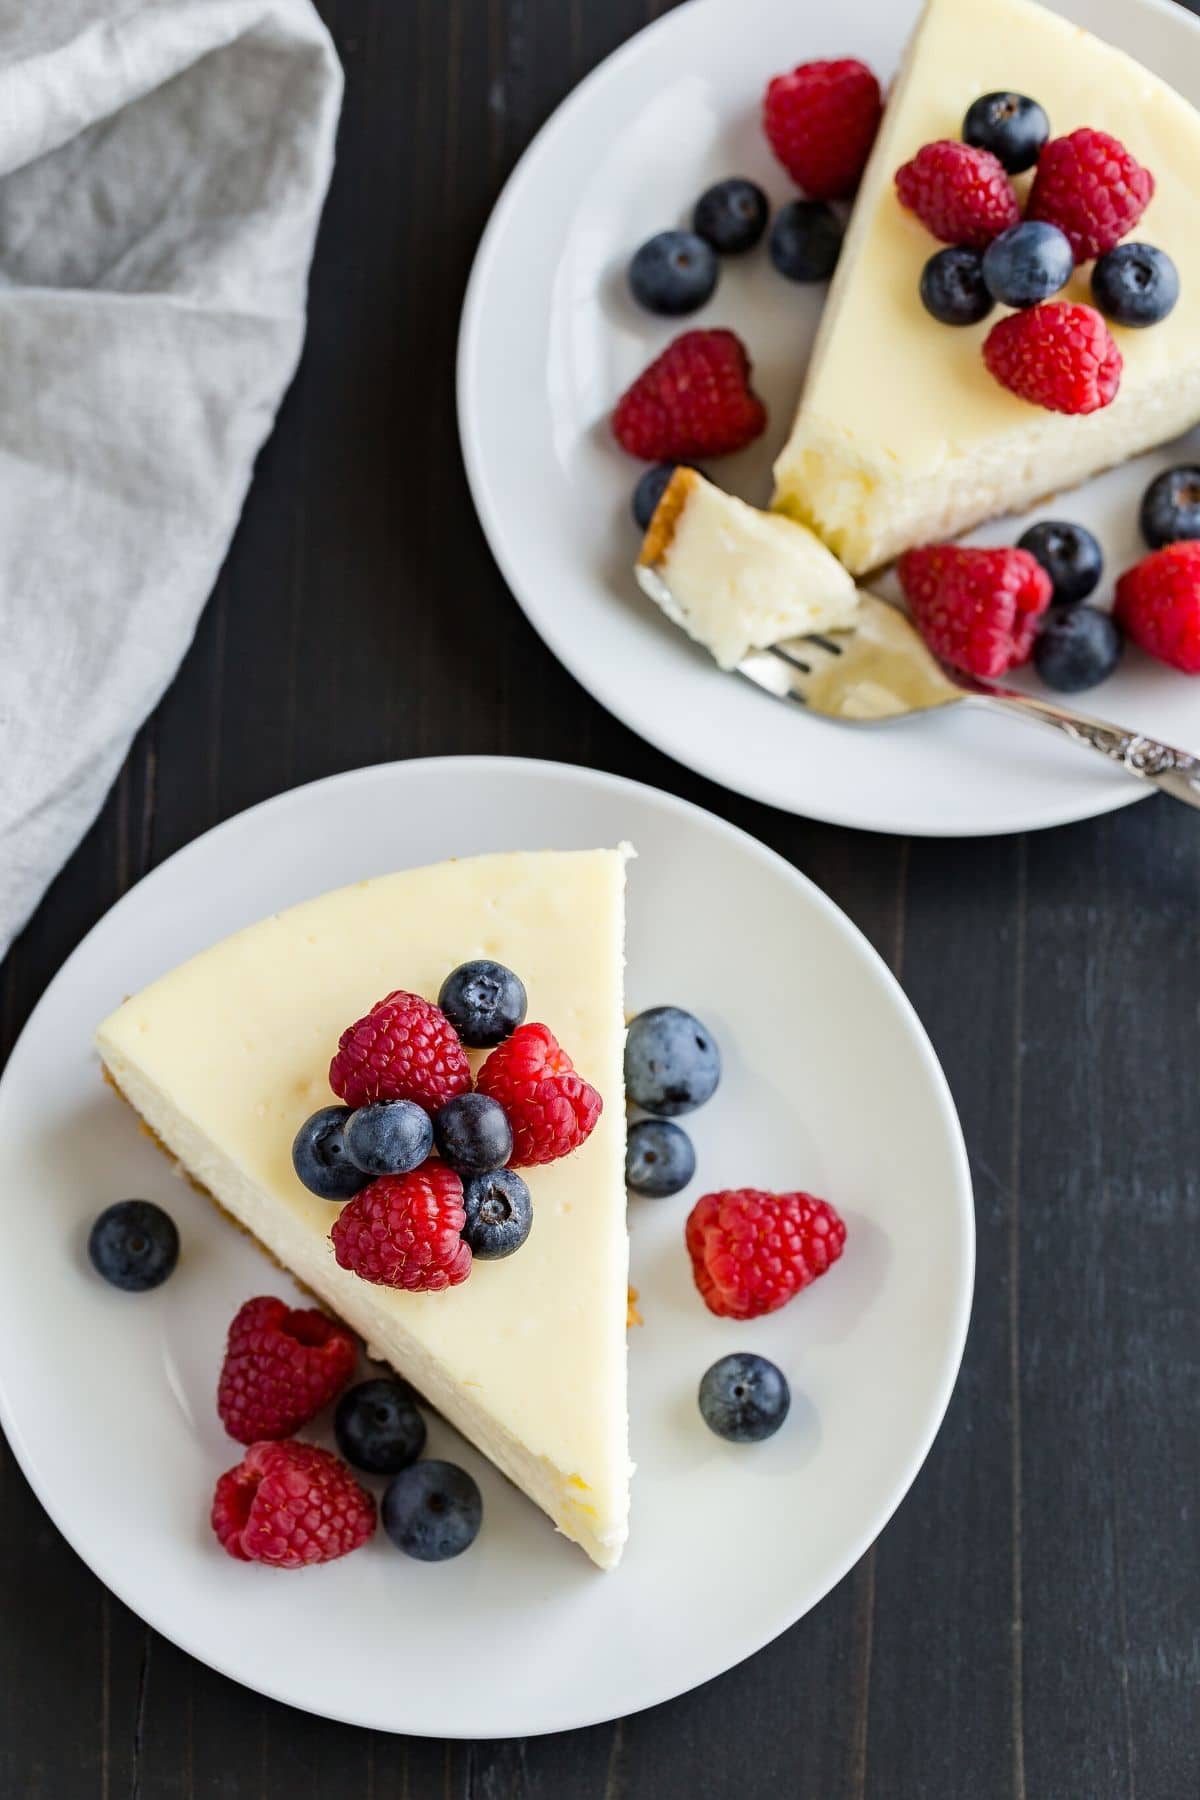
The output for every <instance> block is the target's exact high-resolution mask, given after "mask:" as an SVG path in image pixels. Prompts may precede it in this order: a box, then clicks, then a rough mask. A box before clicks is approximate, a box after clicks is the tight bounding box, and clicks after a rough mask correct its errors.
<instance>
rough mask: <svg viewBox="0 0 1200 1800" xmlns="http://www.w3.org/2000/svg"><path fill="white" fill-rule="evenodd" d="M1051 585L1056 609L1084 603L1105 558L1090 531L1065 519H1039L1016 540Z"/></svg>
mask: <svg viewBox="0 0 1200 1800" xmlns="http://www.w3.org/2000/svg"><path fill="white" fill-rule="evenodd" d="M1017 548H1018V550H1028V552H1029V554H1030V556H1032V557H1034V558H1035V559H1036V561H1038V562H1040V563H1041V565H1042V567H1043V569H1045V571H1046V573H1047V575H1048V576H1049V577H1050V579H1051V581H1052V582H1053V583H1054V596H1053V598H1054V603H1055V605H1056V606H1073V605H1074V603H1075V601H1076V600H1086V599H1087V597H1088V595H1089V594H1090V593H1091V592H1092V591H1093V589H1094V588H1095V587H1096V584H1097V583H1098V581H1099V580H1100V577H1101V575H1102V574H1103V572H1104V557H1103V554H1102V553H1101V550H1100V546H1099V544H1098V543H1097V542H1096V540H1095V538H1094V537H1093V536H1092V534H1091V532H1090V531H1085V530H1084V528H1083V526H1082V525H1072V524H1071V523H1070V521H1069V520H1067V519H1039V520H1038V522H1037V524H1036V525H1031V526H1030V527H1029V530H1028V531H1026V532H1023V533H1022V534H1021V536H1020V537H1019V538H1018V539H1017Z"/></svg>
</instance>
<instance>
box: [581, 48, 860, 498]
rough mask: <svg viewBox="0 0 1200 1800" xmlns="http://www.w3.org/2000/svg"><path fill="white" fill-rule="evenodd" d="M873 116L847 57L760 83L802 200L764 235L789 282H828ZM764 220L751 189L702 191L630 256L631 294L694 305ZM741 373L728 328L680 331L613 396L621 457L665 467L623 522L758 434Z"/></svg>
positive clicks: (660, 308) (768, 118) (746, 365)
mask: <svg viewBox="0 0 1200 1800" xmlns="http://www.w3.org/2000/svg"><path fill="white" fill-rule="evenodd" d="M882 114H883V96H882V93H881V91H880V87H879V82H878V81H877V80H876V78H875V76H874V75H873V74H872V73H871V70H870V69H868V68H867V67H866V65H865V64H864V63H861V62H858V61H856V60H855V59H853V58H851V57H841V58H839V59H837V60H836V61H818V62H808V63H802V64H801V65H800V66H799V67H798V68H796V69H793V70H791V71H790V73H788V74H786V75H778V76H776V77H775V79H774V80H773V81H771V83H770V84H769V86H768V88H767V91H766V95H765V98H764V101H763V129H764V131H765V133H766V137H767V141H768V143H769V144H770V146H771V149H772V150H773V151H774V153H775V155H776V156H777V157H778V159H779V161H780V162H781V163H782V164H783V166H784V168H785V169H786V170H787V172H788V174H789V175H790V176H791V178H792V180H793V181H794V182H795V183H796V185H797V186H798V187H799V188H800V189H801V190H802V192H803V196H804V197H803V198H801V199H798V200H792V201H789V202H787V203H786V204H785V205H784V206H782V207H780V208H779V210H778V211H777V212H776V214H775V218H774V220H773V221H772V223H771V229H770V233H769V235H768V248H769V251H770V256H771V261H772V262H773V264H774V265H775V267H776V269H778V270H779V272H780V274H782V275H786V276H787V277H788V279H789V280H791V281H800V282H817V281H827V280H828V279H829V277H830V276H831V275H832V274H833V271H834V268H835V267H836V265H837V260H838V256H839V254H840V252H841V247H842V235H843V229H844V226H843V219H842V217H841V215H840V214H839V213H837V212H836V211H835V210H834V208H833V207H832V206H831V205H830V204H829V203H830V201H834V202H836V201H840V200H845V199H849V198H850V197H851V196H852V195H853V193H854V191H855V189H856V188H857V186H858V183H859V180H860V178H861V176H862V172H863V169H864V167H865V165H866V161H867V157H868V156H869V155H870V152H871V146H872V144H873V143H874V141H875V134H876V132H877V130H878V129H879V121H880V118H881V117H882ZM769 212H770V208H769V204H768V201H767V196H766V195H765V194H764V192H763V191H762V189H761V188H760V187H759V186H758V185H757V184H756V183H755V182H752V181H747V180H746V179H745V178H743V177H741V176H734V177H731V178H730V179H729V180H726V181H720V182H718V183H717V184H716V185H715V186H714V187H711V188H709V189H707V190H706V192H705V193H703V194H702V195H701V196H700V199H699V200H698V201H697V203H696V206H695V209H694V211H693V214H692V228H691V230H690V231H661V232H658V233H657V234H656V235H655V236H654V237H652V238H650V239H649V240H648V241H647V242H646V243H645V244H643V245H642V246H641V248H640V249H639V250H638V251H637V252H636V254H635V255H634V257H633V260H632V262H631V263H630V267H629V284H630V288H631V290H632V292H633V295H634V298H635V299H636V300H637V301H638V302H639V304H640V305H642V306H645V307H647V308H648V309H649V310H650V311H652V312H656V313H662V314H667V315H676V316H677V315H679V314H681V313H689V312H693V311H695V310H696V308H697V307H700V306H703V305H704V304H705V302H706V301H707V300H708V299H710V298H711V296H712V294H713V292H714V290H715V288H716V285H717V281H718V278H719V274H720V263H719V257H721V256H729V255H743V254H745V252H746V251H748V250H751V249H753V248H754V246H755V245H756V244H758V242H759V241H760V239H761V238H762V236H763V233H764V232H765V231H766V229H767V220H768V216H769ZM750 377H751V362H750V358H749V356H748V354H747V352H746V348H745V345H744V344H743V343H742V342H741V340H740V338H738V337H737V335H736V334H735V333H734V332H732V331H728V330H723V329H716V330H708V331H685V332H684V333H683V334H682V335H681V336H680V337H677V338H675V339H674V340H673V342H671V343H670V344H668V345H667V347H666V349H665V350H664V351H663V352H662V354H661V355H660V356H658V357H656V358H655V360H654V361H653V362H652V363H651V364H650V366H649V367H648V368H647V369H645V370H644V371H643V372H642V374H641V375H639V376H638V378H637V380H636V381H635V382H634V383H633V384H632V386H631V387H629V388H628V389H627V390H626V392H625V393H624V394H623V395H622V397H621V399H620V401H619V402H618V404H617V409H616V412H615V413H614V415H613V431H614V433H615V435H616V439H617V442H618V443H619V444H620V445H621V446H622V448H623V449H625V450H627V451H628V452H629V453H630V455H631V456H637V457H641V458H642V459H643V460H644V461H646V462H650V463H656V464H660V465H664V464H665V465H669V466H668V467H667V469H666V471H665V472H664V470H663V469H662V468H659V469H657V470H651V471H648V472H647V475H646V476H645V477H644V478H643V481H644V483H645V484H646V485H645V486H643V485H642V484H639V491H638V495H637V496H636V497H635V502H634V514H635V517H636V518H637V520H638V523H639V525H640V526H641V528H642V529H643V530H645V528H646V524H648V523H649V519H650V516H651V514H652V513H653V510H654V506H653V504H651V500H652V499H653V500H655V501H656V500H657V496H658V495H660V494H661V493H662V490H663V488H664V487H665V486H666V482H667V480H668V479H669V475H670V469H671V468H673V467H674V465H675V464H677V463H681V462H691V461H693V460H694V459H696V458H699V457H717V456H728V455H730V454H732V453H733V452H734V451H737V450H743V449H745V447H746V445H747V444H750V443H752V442H753V441H754V439H755V438H757V437H759V436H761V434H762V433H763V431H765V429H766V425H767V411H766V407H765V406H764V405H763V403H762V400H761V399H760V398H759V396H758V395H757V394H756V393H755V392H754V389H753V387H752V386H751V381H750Z"/></svg>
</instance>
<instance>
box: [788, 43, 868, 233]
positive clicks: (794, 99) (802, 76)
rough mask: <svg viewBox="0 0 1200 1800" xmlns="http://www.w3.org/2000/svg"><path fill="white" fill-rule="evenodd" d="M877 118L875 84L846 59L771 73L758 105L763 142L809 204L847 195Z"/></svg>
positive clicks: (859, 171)
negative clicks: (809, 201)
mask: <svg viewBox="0 0 1200 1800" xmlns="http://www.w3.org/2000/svg"><path fill="white" fill-rule="evenodd" d="M882 115H883V96H882V94H881V93H880V90H879V83H878V81H876V79H875V77H874V75H872V73H871V71H870V69H868V68H867V66H866V64H865V63H861V62H859V61H857V59H856V58H854V57H849V56H847V57H839V58H837V59H836V60H834V61H832V62H824V61H821V62H807V63H801V64H800V66H799V68H796V69H793V70H792V71H791V73H790V74H788V75H777V76H776V77H775V79H774V80H773V81H772V82H771V83H770V85H769V86H768V88H767V92H766V98H765V99H764V101H763V129H764V130H765V132H766V134H767V142H768V143H769V144H770V146H771V148H772V150H773V151H774V152H775V155H776V156H777V157H778V158H779V161H780V162H781V163H782V164H783V166H784V168H785V169H786V170H787V172H788V174H789V175H790V176H791V178H792V180H793V181H794V182H795V183H796V186H797V187H799V188H803V190H804V192H805V193H806V194H807V195H808V197H809V199H810V200H845V199H848V198H849V196H850V195H851V194H853V192H854V190H855V189H856V188H857V186H858V184H859V181H860V180H861V178H862V172H863V170H864V168H865V167H866V163H867V158H868V156H869V155H870V154H871V146H872V144H873V143H874V142H875V133H876V132H877V131H878V129H879V121H880V118H881V117H882Z"/></svg>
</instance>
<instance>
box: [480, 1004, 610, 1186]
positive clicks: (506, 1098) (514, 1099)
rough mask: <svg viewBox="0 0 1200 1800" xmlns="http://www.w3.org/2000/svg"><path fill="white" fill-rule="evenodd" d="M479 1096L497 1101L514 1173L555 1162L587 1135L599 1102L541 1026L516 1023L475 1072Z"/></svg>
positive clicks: (568, 1152)
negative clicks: (508, 1131) (503, 1116)
mask: <svg viewBox="0 0 1200 1800" xmlns="http://www.w3.org/2000/svg"><path fill="white" fill-rule="evenodd" d="M476 1085H477V1087H478V1089H479V1092H480V1093H481V1094H488V1095H490V1097H491V1098H492V1099H493V1100H498V1101H499V1102H500V1104H501V1106H502V1107H503V1108H504V1110H505V1112H506V1113H507V1114H508V1122H509V1124H510V1125H511V1126H512V1134H513V1153H512V1156H511V1157H510V1158H509V1162H510V1165H511V1166H512V1167H513V1168H514V1169H527V1168H530V1167H531V1166H533V1165H534V1164H535V1163H551V1162H557V1161H558V1159H559V1157H560V1156H569V1155H570V1154H571V1151H572V1150H578V1148H579V1146H580V1145H581V1144H582V1143H585V1142H586V1141H587V1139H588V1138H589V1137H590V1136H591V1134H592V1130H593V1128H594V1126H595V1123H596V1120H597V1119H598V1118H599V1117H600V1114H601V1112H602V1110H603V1108H604V1101H603V1100H602V1099H601V1097H600V1095H599V1094H598V1093H597V1092H596V1090H595V1088H594V1087H592V1086H591V1085H590V1084H589V1083H588V1082H586V1081H584V1079H583V1077H582V1076H581V1075H577V1074H576V1073H575V1065H574V1063H573V1062H572V1061H571V1058H570V1057H569V1056H568V1055H567V1053H566V1051H565V1050H564V1049H563V1047H562V1045H561V1044H560V1043H559V1042H558V1039H557V1038H556V1037H555V1035H554V1033H553V1032H552V1031H550V1030H549V1029H548V1028H547V1027H546V1026H545V1025H521V1026H520V1027H518V1029H517V1030H516V1031H514V1032H513V1034H512V1036H511V1037H510V1038H509V1039H508V1041H507V1042H506V1043H503V1044H501V1045H500V1046H499V1047H498V1048H497V1049H495V1050H493V1051H492V1054H491V1055H490V1056H489V1057H488V1059H487V1061H486V1062H485V1063H484V1065H483V1067H482V1069H480V1071H479V1076H478V1080H477V1083H476Z"/></svg>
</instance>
